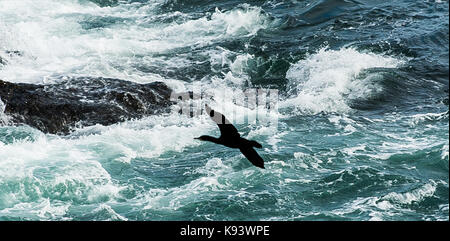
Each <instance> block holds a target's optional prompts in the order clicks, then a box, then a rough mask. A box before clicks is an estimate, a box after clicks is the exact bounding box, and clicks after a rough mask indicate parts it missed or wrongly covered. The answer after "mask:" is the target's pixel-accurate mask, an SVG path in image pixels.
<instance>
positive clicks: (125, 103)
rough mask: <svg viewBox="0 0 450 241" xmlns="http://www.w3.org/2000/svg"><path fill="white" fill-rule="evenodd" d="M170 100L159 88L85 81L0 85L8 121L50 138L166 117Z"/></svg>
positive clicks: (166, 91) (159, 85)
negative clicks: (88, 128) (155, 116)
mask: <svg viewBox="0 0 450 241" xmlns="http://www.w3.org/2000/svg"><path fill="white" fill-rule="evenodd" d="M170 94H171V90H170V89H169V88H168V87H167V86H166V85H165V84H164V83H162V82H153V83H148V84H138V83H134V82H129V81H124V80H119V79H110V78H90V77H85V78H71V79H66V80H64V81H61V82H59V83H57V84H51V85H35V84H24V83H9V82H5V81H1V80H0V98H1V100H2V102H3V103H4V105H5V108H4V112H5V114H7V115H8V116H9V118H10V120H11V121H12V122H13V123H24V124H27V125H30V126H32V127H35V128H37V129H39V130H41V131H43V132H46V133H53V134H68V133H69V132H70V131H71V130H72V129H73V128H74V127H76V126H90V125H95V124H101V125H110V124H114V123H117V122H121V121H125V120H129V119H133V118H142V117H144V116H147V115H152V114H158V113H162V112H166V111H168V110H169V106H170V105H172V102H171V101H170Z"/></svg>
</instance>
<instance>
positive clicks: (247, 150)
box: [239, 146, 264, 169]
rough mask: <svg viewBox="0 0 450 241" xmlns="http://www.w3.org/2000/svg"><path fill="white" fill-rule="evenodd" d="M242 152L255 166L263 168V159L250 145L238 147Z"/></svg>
mask: <svg viewBox="0 0 450 241" xmlns="http://www.w3.org/2000/svg"><path fill="white" fill-rule="evenodd" d="M239 150H241V152H242V154H244V156H245V157H246V158H247V159H248V160H249V161H250V162H251V163H252V164H253V165H255V166H257V167H259V168H263V169H264V160H263V159H262V157H261V156H259V155H258V153H257V152H256V151H255V149H253V147H251V146H245V147H240V148H239Z"/></svg>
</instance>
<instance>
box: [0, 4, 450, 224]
mask: <svg viewBox="0 0 450 241" xmlns="http://www.w3.org/2000/svg"><path fill="white" fill-rule="evenodd" d="M448 10H449V8H448V1H349V0H348V1H338V0H334V1H332V0H323V1H294V0H291V1H281V0H280V1H279V0H273V1H256V0H255V1H231V0H230V1H193V0H191V1H182V0H173V1H170V0H167V1H163V0H160V1H144V0H139V1H138V0H128V1H115V0H95V1H94V0H92V1H84V0H79V1H76V0H63V1H56V0H45V1H40V2H39V3H36V2H34V1H31V0H24V1H0V57H1V58H2V59H3V60H4V61H7V64H6V65H4V66H2V65H0V79H3V80H8V81H12V82H29V83H30V82H31V83H52V82H57V81H58V80H59V79H61V77H62V76H86V75H89V76H101V77H114V78H121V79H126V80H131V81H136V82H151V81H156V80H159V81H164V82H165V83H167V84H168V85H169V86H171V87H172V88H174V89H175V90H177V91H183V90H190V89H191V87H192V86H193V85H194V86H195V85H198V84H200V83H201V85H202V88H203V89H205V91H206V92H208V93H209V94H210V95H212V96H213V97H214V100H212V103H211V105H212V106H214V107H215V108H217V109H220V110H221V111H222V112H223V113H225V114H226V115H227V116H230V115H232V113H233V110H232V109H230V108H232V107H236V104H235V103H233V102H232V101H230V100H228V99H226V98H222V97H221V94H222V93H223V92H227V91H228V92H231V91H233V90H244V89H247V88H272V89H278V90H279V101H278V104H279V112H280V113H279V114H278V115H275V116H271V117H268V118H269V119H271V118H272V119H273V118H275V119H277V120H278V124H277V125H269V126H268V125H264V124H261V123H259V122H256V123H250V124H238V125H237V127H238V129H239V130H240V131H241V134H242V135H243V136H245V137H249V138H251V139H254V140H257V141H258V142H260V143H261V144H262V145H263V146H264V148H263V149H262V150H259V153H260V154H261V156H262V157H263V158H264V159H265V162H266V169H265V170H260V169H257V168H255V167H253V166H251V164H250V163H249V162H248V161H246V160H245V158H244V157H243V156H242V155H241V154H239V153H238V152H237V151H235V150H229V149H226V148H223V147H221V146H216V145H213V144H208V143H199V142H197V141H195V140H194V139H193V138H194V137H196V136H199V135H203V134H213V135H217V134H218V130H217V128H216V127H215V126H214V125H213V124H212V123H211V122H210V121H208V120H207V119H206V118H204V117H194V118H188V117H186V116H182V115H179V114H178V113H173V114H170V115H161V116H153V117H148V118H143V119H140V120H134V121H129V122H125V123H121V124H117V125H113V126H110V127H104V126H94V127H85V128H81V129H78V130H77V131H75V132H74V133H73V134H71V135H69V136H66V137H63V136H55V135H48V134H44V133H41V132H39V131H37V130H35V129H33V128H30V127H27V126H19V127H17V126H16V127H13V126H7V125H4V126H0V219H1V220H448V219H449V155H448V149H449V136H448V131H449V127H448V123H449V120H448V89H449V62H448V61H449V60H448V59H449V17H448ZM12 50H14V51H16V50H17V51H20V53H21V54H20V55H17V54H8V52H7V51H12ZM1 109H2V103H1V102H0V110H1ZM237 112H238V113H236V115H244V114H245V113H246V112H244V110H243V109H242V108H240V109H239V108H238V110H237ZM249 113H250V115H254V111H253V110H250V111H249ZM2 119H7V116H5V115H0V120H2Z"/></svg>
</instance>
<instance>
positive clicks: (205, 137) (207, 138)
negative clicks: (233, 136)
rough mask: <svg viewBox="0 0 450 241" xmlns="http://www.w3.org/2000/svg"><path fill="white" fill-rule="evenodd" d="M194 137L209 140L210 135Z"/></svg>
mask: <svg viewBox="0 0 450 241" xmlns="http://www.w3.org/2000/svg"><path fill="white" fill-rule="evenodd" d="M194 139H196V140H200V141H207V140H209V136H199V137H196V138H194Z"/></svg>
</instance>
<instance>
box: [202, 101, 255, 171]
mask: <svg viewBox="0 0 450 241" xmlns="http://www.w3.org/2000/svg"><path fill="white" fill-rule="evenodd" d="M205 107H206V113H207V114H208V115H209V116H210V117H211V119H212V120H213V121H214V122H216V124H217V125H218V126H219V130H220V137H219V138H215V137H212V136H200V137H197V138H194V139H197V140H201V141H209V142H213V143H216V144H220V145H224V146H226V147H229V148H238V149H239V150H240V151H241V152H242V154H244V156H245V157H246V158H247V159H248V160H249V161H250V162H251V163H252V164H253V165H255V166H257V167H259V168H263V169H264V160H263V159H262V158H261V157H260V156H259V155H258V153H257V152H256V151H255V149H253V148H254V147H256V148H262V146H261V144H259V143H258V142H256V141H252V140H250V141H249V140H247V139H245V138H242V137H241V135H240V134H239V132H238V131H237V129H236V127H234V126H233V124H231V122H230V121H229V120H228V119H227V118H226V117H225V116H224V115H223V114H221V113H219V112H217V111H214V110H213V109H211V108H210V107H209V106H208V105H205Z"/></svg>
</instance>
